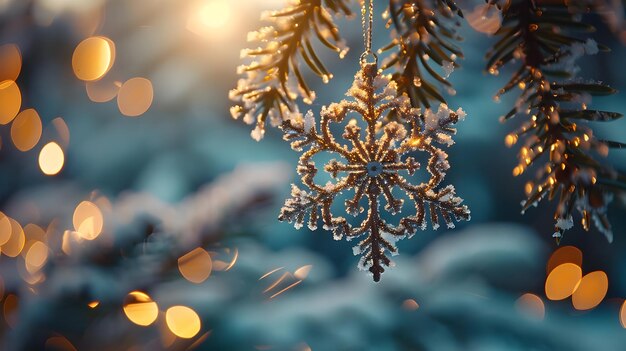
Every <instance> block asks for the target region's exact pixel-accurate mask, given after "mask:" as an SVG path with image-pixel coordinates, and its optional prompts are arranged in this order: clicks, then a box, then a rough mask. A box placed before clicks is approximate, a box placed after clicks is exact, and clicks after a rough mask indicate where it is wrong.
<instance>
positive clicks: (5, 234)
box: [0, 212, 11, 245]
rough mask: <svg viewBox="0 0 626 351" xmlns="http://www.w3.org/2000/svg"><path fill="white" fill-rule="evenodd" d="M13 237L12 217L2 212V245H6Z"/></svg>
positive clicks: (0, 231)
mask: <svg viewBox="0 0 626 351" xmlns="http://www.w3.org/2000/svg"><path fill="white" fill-rule="evenodd" d="M10 237H11V219H10V218H9V217H8V216H7V215H5V214H4V213H2V212H0V245H4V244H5V243H6V242H7V241H9V238H10Z"/></svg>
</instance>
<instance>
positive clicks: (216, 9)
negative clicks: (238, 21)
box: [187, 0, 233, 37]
mask: <svg viewBox="0 0 626 351" xmlns="http://www.w3.org/2000/svg"><path fill="white" fill-rule="evenodd" d="M232 3H233V2H230V1H227V0H211V1H208V2H201V3H200V4H198V6H196V8H195V9H193V10H192V11H191V12H190V16H189V19H188V20H187V29H188V30H189V31H190V32H192V33H194V34H196V35H199V36H201V37H218V36H219V37H223V36H224V34H225V33H228V30H226V29H225V28H224V27H226V26H228V25H229V24H230V23H232V21H231V15H232V8H231V6H232ZM216 29H219V31H216Z"/></svg>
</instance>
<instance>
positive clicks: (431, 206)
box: [279, 63, 470, 281]
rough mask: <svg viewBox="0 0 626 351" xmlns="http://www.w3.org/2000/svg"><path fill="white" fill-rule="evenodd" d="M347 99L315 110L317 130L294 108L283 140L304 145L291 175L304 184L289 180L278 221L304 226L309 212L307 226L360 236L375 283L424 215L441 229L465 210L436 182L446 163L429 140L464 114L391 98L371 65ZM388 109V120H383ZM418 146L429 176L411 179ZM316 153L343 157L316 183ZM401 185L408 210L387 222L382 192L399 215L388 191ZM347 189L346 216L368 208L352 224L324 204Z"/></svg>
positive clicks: (389, 87)
mask: <svg viewBox="0 0 626 351" xmlns="http://www.w3.org/2000/svg"><path fill="white" fill-rule="evenodd" d="M346 95H347V96H348V97H351V98H353V99H352V101H346V100H343V101H341V102H340V103H333V104H331V105H330V106H328V107H326V106H324V107H323V108H322V111H321V115H320V125H319V129H320V130H319V131H318V128H317V125H316V123H315V118H314V116H313V113H312V112H311V111H309V112H308V113H306V114H305V115H304V116H302V114H300V113H293V114H291V115H290V116H289V119H287V120H286V121H285V122H284V123H283V125H282V129H283V132H284V133H285V134H284V139H285V140H287V141H291V147H292V148H293V149H294V150H296V151H299V152H300V151H303V154H302V156H301V157H300V161H299V163H298V168H297V171H298V174H299V175H300V176H301V180H302V183H303V185H304V186H305V187H306V188H308V189H307V190H303V189H300V188H299V187H298V186H296V185H293V186H292V192H291V198H289V199H287V200H286V202H285V206H284V207H283V208H282V210H281V213H280V216H279V219H280V220H281V221H288V222H291V223H294V225H295V227H296V228H301V227H302V226H303V225H304V222H305V217H306V216H308V227H309V228H310V229H311V230H315V229H316V228H317V223H318V220H319V219H320V216H321V221H322V222H323V223H324V229H326V230H332V232H333V236H334V238H335V239H336V240H341V239H342V238H343V237H345V238H346V239H347V240H352V239H354V238H357V237H358V238H363V239H362V240H361V241H360V242H359V243H358V245H357V246H355V247H354V253H355V254H357V255H358V254H360V255H361V260H360V262H359V267H360V268H361V269H364V270H365V269H369V271H370V272H371V273H372V275H373V278H374V281H379V280H380V275H381V274H382V273H383V272H384V270H385V269H384V267H388V266H390V265H392V262H391V260H390V259H389V257H388V255H389V254H392V255H393V254H396V253H397V248H396V245H395V242H396V241H398V240H399V239H402V238H405V237H411V236H412V235H413V234H415V232H416V231H417V229H421V230H424V229H426V227H427V216H428V217H430V222H431V224H432V227H433V229H437V228H438V227H439V223H440V221H441V219H443V221H444V222H445V223H446V225H447V227H448V228H453V227H454V221H455V220H456V221H461V220H469V219H470V211H469V209H468V208H467V206H465V205H461V203H462V201H463V200H462V199H461V198H460V197H458V196H456V194H455V189H454V187H453V186H452V185H448V186H445V187H440V185H441V183H442V181H443V179H444V177H445V174H446V171H447V170H448V169H449V168H450V164H449V163H448V161H447V157H448V155H447V154H446V153H445V152H444V151H443V150H442V149H441V148H439V147H437V146H436V144H441V145H445V146H449V145H452V144H453V141H452V135H454V134H455V133H456V129H454V128H453V125H454V124H456V123H457V122H458V121H459V120H462V119H463V118H464V117H465V113H464V112H463V111H462V110H461V109H459V110H457V111H456V112H454V111H452V110H450V109H448V107H447V106H446V105H443V104H442V105H440V107H439V110H438V111H436V112H435V111H431V110H426V111H424V112H423V113H422V112H421V110H420V109H417V108H413V107H411V103H410V101H409V99H408V97H407V96H405V95H400V96H398V94H397V90H396V85H395V83H394V82H391V81H390V79H389V77H387V76H382V75H380V74H379V73H378V69H377V66H376V64H369V63H368V64H363V65H362V68H361V70H360V71H359V72H358V73H357V74H356V76H355V80H354V83H353V85H352V87H351V88H350V90H349V91H348V93H347V94H346ZM389 112H392V114H393V115H394V116H395V120H394V121H389V120H388V118H386V116H387V115H389ZM348 114H357V115H359V116H360V118H361V119H362V123H361V124H362V125H363V126H364V127H365V133H364V135H363V136H362V130H361V127H359V123H358V121H357V119H350V120H349V121H348V122H347V123H345V122H344V121H346V120H348V118H346V116H347V115H348ZM332 123H341V124H345V129H344V133H343V135H342V138H343V139H344V140H345V144H343V143H341V142H339V141H337V140H336V139H335V138H334V137H333V134H332V132H331V124H332ZM415 152H425V153H427V156H428V164H427V166H426V170H427V171H428V173H429V174H430V179H429V181H428V182H426V183H422V184H419V185H414V184H412V183H411V181H410V180H411V177H412V176H414V175H415V173H416V172H418V171H420V170H421V169H422V167H421V165H420V163H419V162H418V161H417V160H416V159H415V158H414V157H412V156H411V155H412V154H414V153H415ZM321 153H331V154H335V155H338V156H339V157H341V158H342V161H339V160H335V159H333V160H330V161H329V162H328V163H326V165H325V166H324V170H325V171H326V172H327V173H328V175H329V176H330V178H331V181H329V182H328V183H326V184H325V185H319V184H317V183H316V181H315V177H316V175H317V173H318V169H317V167H316V165H315V162H314V161H313V160H312V158H313V157H314V156H316V155H318V154H321ZM395 189H400V190H401V191H402V192H404V193H405V194H406V197H407V198H408V199H411V200H412V201H413V202H414V204H415V214H414V215H408V216H404V217H402V218H401V219H400V220H399V223H398V224H397V225H393V224H390V223H387V221H385V219H383V214H382V213H381V212H382V211H381V206H380V204H381V198H384V201H385V203H386V204H385V206H384V209H385V211H387V212H389V213H390V214H391V215H392V216H393V217H394V218H395V217H400V216H394V215H397V214H399V213H400V211H401V209H402V206H403V203H404V200H403V199H402V198H401V197H398V196H396V195H394V190H395ZM346 191H351V192H353V196H352V197H351V198H349V199H348V200H347V201H345V210H346V212H347V213H348V214H350V215H352V216H355V217H356V216H359V215H360V214H361V213H363V212H364V211H365V209H364V208H363V207H362V205H366V206H367V213H366V216H362V217H365V218H364V219H363V221H362V222H361V223H360V224H359V225H354V226H353V225H351V224H350V223H349V221H348V220H347V219H345V218H343V217H338V216H335V215H334V214H333V213H332V211H331V206H332V205H333V203H334V201H335V200H336V198H337V196H338V195H339V194H341V193H342V192H346Z"/></svg>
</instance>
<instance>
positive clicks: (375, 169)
mask: <svg viewBox="0 0 626 351" xmlns="http://www.w3.org/2000/svg"><path fill="white" fill-rule="evenodd" d="M366 168H367V175H368V176H370V177H372V178H375V177H378V176H379V175H381V174H382V173H383V164H382V163H380V162H378V161H371V162H368V163H367V166H366Z"/></svg>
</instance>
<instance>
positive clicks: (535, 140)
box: [487, 0, 626, 241]
mask: <svg viewBox="0 0 626 351" xmlns="http://www.w3.org/2000/svg"><path fill="white" fill-rule="evenodd" d="M567 4H568V3H567V2H565V3H563V4H560V3H558V4H554V5H549V6H548V5H547V4H545V3H542V2H532V1H525V0H514V1H511V2H510V3H509V5H510V6H508V7H506V10H505V12H504V20H503V27H502V28H501V29H500V30H499V31H498V32H497V33H496V35H497V36H499V39H498V42H497V43H496V44H495V45H494V46H493V49H492V50H490V52H489V53H488V54H487V57H488V63H487V69H488V71H489V72H490V73H492V74H498V70H499V68H500V67H502V66H503V65H505V64H515V63H516V61H519V62H518V63H517V64H516V65H517V69H516V71H515V73H514V74H513V75H512V77H511V78H510V79H509V81H508V83H507V84H506V85H505V86H504V87H503V88H502V89H501V90H500V91H499V92H498V95H497V96H499V95H501V94H504V93H506V92H509V91H511V90H513V89H514V88H516V87H518V88H519V89H520V90H521V94H520V96H519V98H518V100H517V102H516V104H515V106H514V107H513V108H512V109H511V110H510V111H509V112H508V113H507V114H506V115H505V116H504V117H503V120H508V119H510V118H512V117H514V116H518V118H525V121H524V122H523V123H522V124H521V125H520V127H519V128H518V129H517V130H515V131H514V132H513V133H511V134H509V135H507V137H506V140H505V141H506V144H507V145H508V146H513V145H514V144H516V143H518V139H520V141H521V143H522V144H523V145H522V147H521V148H520V151H519V154H518V158H519V164H518V165H517V166H516V167H515V169H514V170H513V174H514V175H515V176H518V175H522V174H524V173H526V172H527V171H530V169H531V167H532V166H533V165H539V167H537V170H536V171H535V172H533V173H535V174H536V177H535V180H534V181H529V182H528V183H527V184H526V188H525V190H526V195H527V198H526V199H525V200H524V201H523V202H522V207H523V209H522V210H523V211H526V210H527V209H528V208H530V207H533V206H537V205H538V203H539V202H540V201H541V200H542V199H544V198H547V199H548V200H554V199H558V200H557V204H556V211H555V212H554V220H555V226H554V234H553V236H554V237H555V238H557V241H558V240H560V238H561V237H562V236H563V234H564V233H565V231H566V230H569V229H571V228H573V226H574V222H573V221H574V219H573V216H572V214H574V212H578V213H579V214H580V218H581V220H580V221H581V224H582V227H583V228H584V229H585V230H589V229H590V228H591V223H593V224H594V225H595V227H596V228H597V229H598V231H600V232H601V233H602V234H604V235H605V237H606V238H607V239H608V240H609V241H611V240H612V239H613V233H612V229H611V224H610V222H609V220H608V217H607V207H608V205H609V203H610V202H611V201H612V199H613V197H614V195H620V194H624V192H625V189H626V174H625V173H624V172H623V170H622V171H620V170H618V169H615V168H613V167H612V166H611V165H610V164H608V163H607V162H605V161H604V160H603V157H604V156H606V155H607V154H608V152H609V149H610V148H621V147H624V146H626V145H625V144H623V143H620V142H615V141H606V140H603V139H601V138H598V137H597V136H596V135H595V133H594V132H593V129H592V128H591V127H592V123H590V122H608V121H613V120H616V119H619V118H621V117H622V115H621V114H620V113H617V112H609V111H602V110H595V109H589V107H590V105H591V97H592V96H602V95H611V94H614V93H615V92H616V90H615V89H613V88H611V87H609V86H608V85H606V84H604V83H602V82H597V81H593V80H582V79H580V78H577V77H576V74H577V73H578V71H579V70H580V68H579V67H578V66H577V65H576V60H577V59H578V58H579V57H581V56H583V55H595V54H597V53H598V52H599V51H606V50H608V49H607V48H606V47H604V46H602V45H599V44H597V43H596V42H595V41H594V40H593V39H591V38H579V37H577V36H579V34H577V33H576V31H578V32H580V31H581V30H582V31H588V32H591V31H593V30H594V28H593V26H590V25H588V24H585V23H582V22H580V14H578V13H576V11H575V9H573V8H571V7H568V6H567ZM570 4H571V3H570ZM580 4H582V3H580ZM584 10H585V11H587V10H586V7H585V9H584ZM546 14H548V15H546ZM573 29H577V30H576V31H574V30H573Z"/></svg>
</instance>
